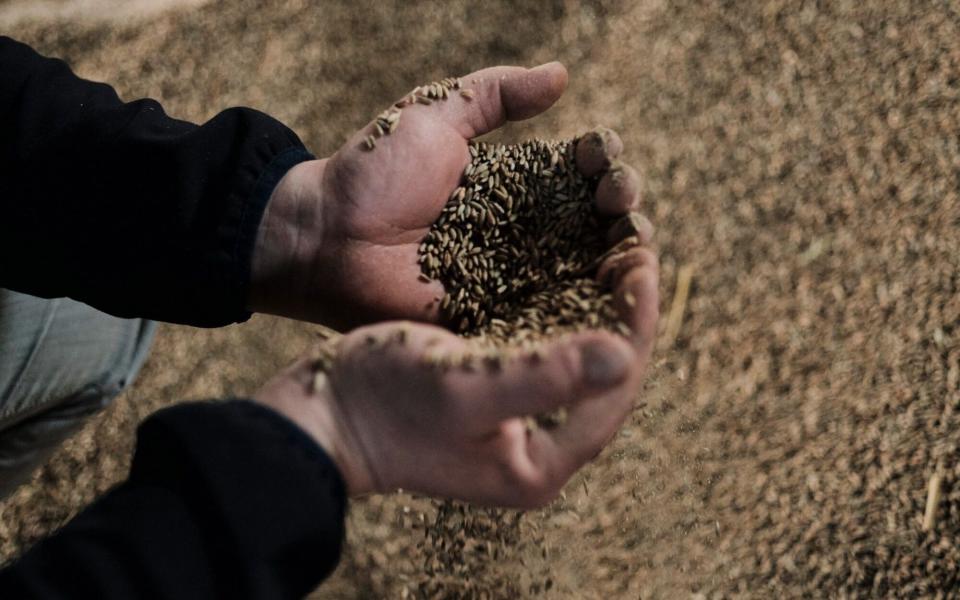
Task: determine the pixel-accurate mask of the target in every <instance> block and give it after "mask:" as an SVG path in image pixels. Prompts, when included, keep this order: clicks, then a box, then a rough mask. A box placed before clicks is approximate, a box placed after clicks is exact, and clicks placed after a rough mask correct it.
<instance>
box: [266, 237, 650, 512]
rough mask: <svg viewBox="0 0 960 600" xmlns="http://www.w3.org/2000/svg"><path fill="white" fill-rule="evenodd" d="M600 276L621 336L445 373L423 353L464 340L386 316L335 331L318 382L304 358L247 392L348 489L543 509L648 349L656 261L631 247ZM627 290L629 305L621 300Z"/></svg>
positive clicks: (621, 411)
mask: <svg viewBox="0 0 960 600" xmlns="http://www.w3.org/2000/svg"><path fill="white" fill-rule="evenodd" d="M602 270H605V271H606V272H608V273H610V274H612V279H613V281H614V284H615V293H614V298H615V300H614V303H615V306H616V307H617V309H618V310H619V311H620V313H621V317H622V318H623V320H624V321H625V322H626V323H627V324H628V325H629V327H630V329H631V331H632V335H631V336H630V339H625V338H623V337H621V336H619V335H615V334H613V333H610V332H607V331H587V332H580V333H576V334H571V335H568V336H565V337H563V338H559V339H556V340H551V341H548V342H545V343H544V346H543V348H542V352H541V357H540V358H539V360H532V359H531V358H529V357H526V358H525V357H523V356H518V357H516V358H513V359H511V360H509V361H506V362H504V364H503V365H502V366H501V367H500V368H499V369H492V368H489V367H488V366H486V365H484V364H482V363H479V364H476V365H475V366H474V368H473V369H472V370H465V369H462V368H456V367H454V368H450V369H449V370H446V371H444V370H441V369H438V368H436V367H430V366H427V365H426V364H424V355H425V353H436V354H459V353H461V352H463V351H465V350H466V349H467V347H468V342H467V341H466V340H464V339H463V338H460V337H457V336H455V335H453V334H451V333H449V332H447V331H445V330H443V329H440V328H438V327H434V326H430V325H415V324H411V323H396V322H394V323H385V324H381V325H375V326H371V327H365V328H362V329H359V330H356V331H354V332H353V333H350V334H349V335H346V336H344V338H343V339H342V340H341V341H340V345H339V348H338V354H337V358H336V359H335V360H334V363H333V365H332V367H331V368H330V369H329V371H328V374H327V377H325V378H320V380H319V381H320V383H321V385H320V386H318V387H316V388H315V386H314V374H313V370H312V368H311V362H310V361H309V360H303V361H300V362H299V363H297V364H296V365H294V366H293V367H292V368H291V369H290V370H288V371H287V372H285V373H283V374H281V375H280V376H278V377H277V378H276V379H274V380H273V381H271V382H270V383H268V384H267V385H266V386H265V387H264V388H263V390H261V392H260V393H259V394H258V395H257V399H258V400H259V401H260V402H262V403H264V404H266V405H267V406H270V407H272V408H274V409H275V410H277V411H279V412H280V413H282V414H284V415H286V416H287V417H289V418H290V419H292V420H293V421H294V422H295V423H297V424H298V425H300V426H301V427H302V428H303V429H304V430H306V431H307V432H308V433H309V434H310V435H312V436H313V438H314V439H315V440H317V442H318V443H320V445H321V446H322V447H323V448H324V449H325V450H326V451H327V453H328V454H329V455H330V456H331V457H332V458H333V460H334V461H335V462H336V463H337V465H338V467H339V468H340V471H341V473H342V475H343V477H344V479H345V481H346V484H347V488H348V490H349V493H350V494H351V495H358V494H364V493H369V492H387V491H392V490H395V489H396V488H403V489H406V490H410V491H414V492H419V493H423V494H427V495H431V496H440V497H446V498H456V499H460V500H466V501H470V502H474V503H478V504H486V505H497V506H513V507H521V508H532V507H537V506H542V505H544V504H546V503H547V502H549V501H550V500H552V499H553V498H554V497H556V495H557V494H558V493H559V492H560V489H561V488H562V487H563V485H564V484H565V483H566V482H567V480H568V479H569V478H570V477H571V475H573V473H574V472H575V471H576V470H577V469H578V468H580V467H581V466H582V465H583V464H585V463H586V462H588V461H590V460H591V459H592V458H593V457H595V456H596V455H597V454H598V453H599V452H600V450H601V449H602V448H603V446H604V445H605V444H606V443H607V441H609V440H610V438H611V437H612V436H613V435H614V433H615V432H616V431H617V429H618V428H619V427H620V425H621V423H622V422H623V420H624V419H625V418H626V417H627V415H628V414H629V413H630V410H631V407H632V405H633V400H634V398H635V396H636V394H637V392H638V391H639V388H640V384H641V382H642V378H643V373H644V371H645V370H646V367H647V364H648V362H649V359H650V355H651V351H652V348H653V342H654V338H655V334H656V323H657V317H658V292H657V285H658V267H657V259H656V256H655V255H654V254H653V253H652V252H651V251H650V250H648V249H646V248H642V247H638V248H634V249H632V250H629V251H628V252H627V253H626V254H623V255H620V256H616V257H612V258H611V259H609V261H608V264H605V265H604V269H602ZM627 292H629V293H630V294H631V295H632V296H633V299H635V301H633V302H629V303H628V302H626V301H625V297H626V295H627ZM401 330H402V331H403V332H404V333H403V334H400V331H401ZM401 337H402V338H403V341H402V342H401V341H400V338H401ZM371 340H373V342H372V343H371ZM561 407H564V408H566V409H567V419H566V422H565V423H563V424H562V425H559V426H557V427H556V428H550V429H545V428H539V429H535V430H533V431H528V430H527V428H526V426H525V423H524V419H523V417H524V416H526V415H536V414H541V413H545V412H549V411H554V410H556V409H558V408H561Z"/></svg>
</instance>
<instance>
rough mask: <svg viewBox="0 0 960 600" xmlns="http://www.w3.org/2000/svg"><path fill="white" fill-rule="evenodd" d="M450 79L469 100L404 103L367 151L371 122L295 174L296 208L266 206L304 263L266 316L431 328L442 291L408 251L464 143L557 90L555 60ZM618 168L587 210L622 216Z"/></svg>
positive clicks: (537, 106)
mask: <svg viewBox="0 0 960 600" xmlns="http://www.w3.org/2000/svg"><path fill="white" fill-rule="evenodd" d="M461 81H462V85H463V87H464V88H467V89H470V90H471V92H472V98H467V97H465V96H462V95H460V94H451V96H450V97H449V98H448V99H446V100H442V101H435V102H434V103H433V104H431V105H423V104H412V105H409V106H406V107H405V108H403V111H402V114H401V119H400V123H399V126H398V127H397V129H396V130H395V131H394V132H393V133H392V134H390V135H387V136H384V137H381V138H379V139H378V140H377V144H376V147H375V148H374V149H372V150H370V149H367V148H366V147H365V145H364V143H363V141H364V139H365V138H366V137H367V135H369V134H370V133H371V132H372V131H373V128H374V125H373V124H372V123H371V124H369V125H368V126H367V127H365V128H363V129H361V130H360V131H358V132H357V133H356V134H355V135H354V136H353V137H352V138H351V139H350V140H348V141H347V143H346V144H344V145H343V147H341V148H340V150H338V151H337V152H336V153H335V154H334V155H333V156H332V157H330V158H329V159H325V160H320V161H314V162H311V163H304V164H303V165H300V166H298V167H295V170H297V171H298V173H296V174H295V175H294V177H292V178H290V179H291V180H292V183H290V185H288V186H287V187H288V188H291V191H290V192H289V193H287V192H283V191H280V192H279V193H280V194H281V195H282V194H286V195H287V196H290V197H294V198H296V201H292V202H293V204H291V207H292V208H287V209H286V210H285V209H284V207H283V206H279V207H275V206H273V205H274V204H275V203H277V199H274V200H271V206H270V207H268V212H267V215H266V216H265V220H266V221H267V224H268V226H269V221H270V218H271V212H272V213H273V214H274V215H277V214H282V213H284V212H286V213H287V220H288V221H290V220H292V221H294V222H295V223H296V224H297V225H296V227H297V231H296V232H295V233H291V232H290V231H287V233H286V235H280V236H279V237H278V239H282V240H285V241H284V242H282V243H287V244H290V243H292V244H295V245H296V246H297V250H296V254H297V256H299V257H300V260H299V261H298V262H299V263H304V262H308V263H310V264H309V265H307V268H306V269H305V271H306V272H300V273H299V274H297V276H299V277H301V278H302V279H303V280H304V281H303V283H302V285H296V286H295V287H294V288H293V291H292V292H291V293H292V294H294V295H295V296H300V298H298V299H290V301H289V302H286V303H285V301H281V304H282V305H281V306H279V307H278V308H273V309H271V308H270V307H267V310H268V312H277V313H280V314H286V315H287V316H293V317H297V318H302V319H308V320H314V321H319V322H323V323H325V324H328V325H332V326H335V327H350V326H354V325H359V324H363V323H368V322H373V321H376V320H382V319H387V318H405V319H413V320H419V321H427V322H436V321H437V320H438V319H439V313H438V310H437V309H438V306H437V305H438V303H437V300H438V299H439V298H440V297H441V296H442V295H443V287H442V285H441V284H440V283H439V282H436V281H433V282H429V283H425V282H423V281H421V280H420V279H419V277H418V276H419V274H420V267H419V264H418V262H417V251H418V247H419V245H420V243H421V241H422V240H423V238H424V236H425V235H426V233H427V231H428V230H429V228H430V226H431V224H432V223H433V222H434V221H435V220H436V219H437V218H438V217H439V215H440V212H441V210H442V208H443V206H444V204H445V203H446V201H447V199H448V198H449V196H450V194H451V193H452V192H453V190H454V189H455V188H456V187H457V185H458V184H459V181H460V178H461V176H462V174H463V171H464V169H465V167H466V166H467V164H468V163H469V160H470V157H469V151H468V145H467V143H468V141H469V140H470V139H472V138H474V137H477V136H480V135H483V134H485V133H488V132H490V131H492V130H494V129H496V128H498V127H500V126H501V125H503V124H504V123H505V122H506V121H508V120H521V119H527V118H530V117H532V116H534V115H536V114H539V113H541V112H543V111H545V110H546V109H548V108H549V107H550V106H551V105H552V104H553V103H554V102H556V100H557V99H558V98H559V97H560V96H561V95H562V93H563V91H564V89H565V88H566V84H567V71H566V69H565V68H564V67H563V65H561V64H559V63H549V64H546V65H542V66H539V67H536V68H533V69H525V68H521V67H493V68H489V69H483V70H481V71H477V72H475V73H472V74H470V75H466V76H464V77H462V78H461ZM606 146H607V147H606V148H605V149H604V150H605V152H607V154H608V155H609V156H608V157H607V158H608V159H609V158H611V157H612V156H613V155H615V154H617V153H619V151H620V148H621V147H622V145H621V144H620V141H619V139H618V138H616V136H615V135H614V136H613V140H612V142H611V143H609V144H607V145H606ZM625 170H626V175H627V177H626V178H624V177H622V176H621V177H618V178H617V181H618V184H617V185H603V182H601V186H600V188H599V189H600V191H601V192H603V193H600V194H598V200H597V202H598V206H599V208H600V209H601V210H602V211H604V212H606V213H608V214H622V213H626V212H627V211H628V210H630V209H631V208H632V207H633V206H635V204H636V202H637V198H636V196H637V192H636V190H637V185H636V179H637V177H636V173H635V172H634V171H632V170H631V169H629V168H625ZM624 179H626V181H627V183H626V184H625V183H624ZM298 182H299V183H298ZM608 183H609V182H608ZM283 187H284V183H283V182H281V186H280V188H283ZM275 195H276V193H275ZM279 200H280V201H284V198H282V197H281V198H280V199H279ZM281 229H282V228H281ZM288 229H289V228H288ZM256 266H257V265H256V264H255V268H256ZM290 275H291V276H292V275H293V274H292V273H291V274H290ZM274 304H275V302H274Z"/></svg>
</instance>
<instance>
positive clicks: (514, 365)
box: [448, 331, 637, 428]
mask: <svg viewBox="0 0 960 600" xmlns="http://www.w3.org/2000/svg"><path fill="white" fill-rule="evenodd" d="M636 360H637V358H636V356H635V354H634V351H633V350H632V348H631V347H630V345H629V344H627V343H625V341H624V340H623V339H622V338H620V337H618V336H616V335H615V334H613V333H610V332H606V331H589V332H583V333H578V334H574V335H570V336H567V337H565V338H562V339H560V340H557V341H554V342H550V343H548V344H546V345H545V346H544V347H543V348H542V349H541V350H539V352H538V354H536V355H532V354H530V353H525V352H520V353H518V354H517V355H514V356H512V357H511V358H510V359H508V360H506V361H505V362H504V363H503V364H502V365H501V366H500V368H499V369H498V370H490V369H488V368H484V369H481V370H477V371H476V372H474V373H459V374H456V375H453V376H451V377H450V380H449V382H448V383H449V386H450V388H451V390H450V391H451V396H452V397H456V398H461V399H462V400H463V404H462V411H463V414H464V415H465V420H466V422H468V423H475V424H477V425H478V426H480V427H481V428H490V427H495V426H497V425H498V424H499V423H500V422H502V421H504V420H506V419H510V418H513V417H519V416H525V415H537V414H542V413H546V412H550V411H552V410H555V409H557V408H559V407H562V406H567V405H570V404H572V403H575V402H578V401H580V400H582V399H583V398H585V397H589V396H594V395H597V394H599V393H602V392H603V391H605V390H608V389H610V388H612V387H615V386H617V385H620V384H622V383H623V382H624V381H625V380H626V378H627V377H628V376H629V375H630V370H631V369H632V368H633V366H634V364H635V363H636Z"/></svg>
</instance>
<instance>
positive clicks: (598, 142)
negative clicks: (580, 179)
mask: <svg viewBox="0 0 960 600" xmlns="http://www.w3.org/2000/svg"><path fill="white" fill-rule="evenodd" d="M622 151H623V141H622V140H621V139H620V136H619V135H617V132H615V131H614V130H612V129H608V128H606V127H597V128H595V129H594V130H593V131H589V132H587V133H585V134H584V135H583V136H581V137H580V139H579V140H578V141H577V148H576V154H575V155H574V156H575V159H576V163H577V170H579V171H580V174H581V175H584V176H586V177H593V176H594V175H597V174H599V173H600V172H601V171H603V170H604V169H607V168H609V167H610V164H611V163H612V162H613V160H614V159H615V158H617V157H618V156H620V153H621V152H622Z"/></svg>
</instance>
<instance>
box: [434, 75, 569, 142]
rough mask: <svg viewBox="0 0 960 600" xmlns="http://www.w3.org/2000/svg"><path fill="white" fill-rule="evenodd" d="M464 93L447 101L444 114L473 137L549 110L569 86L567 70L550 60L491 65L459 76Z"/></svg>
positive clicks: (444, 105)
mask: <svg viewBox="0 0 960 600" xmlns="http://www.w3.org/2000/svg"><path fill="white" fill-rule="evenodd" d="M460 82H461V90H462V92H463V93H461V94H457V95H456V96H454V97H452V98H451V100H453V102H449V101H448V102H444V103H443V105H442V110H443V111H444V112H445V113H446V114H445V115H444V116H445V118H446V119H447V120H448V122H450V124H451V125H453V126H454V127H455V128H456V129H457V131H459V132H460V134H461V135H462V136H463V137H464V138H466V139H471V138H474V137H477V136H481V135H484V134H485V133H489V132H491V131H493V130H494V129H497V128H498V127H500V126H502V125H503V124H504V123H506V122H507V121H522V120H523V119H529V118H530V117H533V116H536V115H538V114H540V113H542V112H543V111H545V110H547V109H548V108H550V107H551V106H553V104H554V103H555V102H556V101H557V100H559V99H560V96H562V95H563V92H564V90H565V89H566V88H567V69H566V67H564V66H563V65H562V64H560V63H559V62H551V63H546V64H543V65H540V66H539V67H534V68H532V69H526V68H523V67H490V68H488V69H481V70H480V71H475V72H473V73H470V74H469V75H465V76H463V77H461V78H460Z"/></svg>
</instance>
